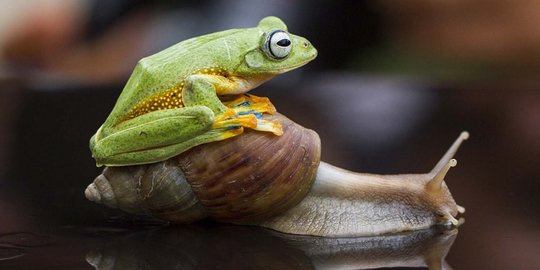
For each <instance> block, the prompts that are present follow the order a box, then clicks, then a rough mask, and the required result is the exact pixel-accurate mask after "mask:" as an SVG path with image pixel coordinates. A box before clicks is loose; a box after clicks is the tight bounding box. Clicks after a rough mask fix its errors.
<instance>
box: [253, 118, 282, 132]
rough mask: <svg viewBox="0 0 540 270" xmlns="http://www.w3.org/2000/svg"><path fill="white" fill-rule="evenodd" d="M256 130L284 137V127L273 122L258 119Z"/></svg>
mask: <svg viewBox="0 0 540 270" xmlns="http://www.w3.org/2000/svg"><path fill="white" fill-rule="evenodd" d="M254 129H255V130H259V131H265V132H272V133H274V135H277V136H281V135H283V126H282V125H281V123H279V122H272V121H268V120H263V119H257V127H256V128H254Z"/></svg>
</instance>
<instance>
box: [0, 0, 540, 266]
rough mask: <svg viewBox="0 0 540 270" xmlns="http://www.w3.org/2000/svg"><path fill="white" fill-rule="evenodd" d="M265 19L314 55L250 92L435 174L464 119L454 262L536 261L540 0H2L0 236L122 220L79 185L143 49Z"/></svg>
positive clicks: (362, 161)
mask: <svg viewBox="0 0 540 270" xmlns="http://www.w3.org/2000/svg"><path fill="white" fill-rule="evenodd" d="M267 15H275V16H278V17H280V18H282V19H283V20H284V21H285V22H286V23H287V25H288V27H289V31H290V32H291V33H295V34H299V35H302V36H304V37H306V38H308V39H309V40H310V41H311V42H312V43H313V44H314V46H315V47H316V48H317V49H318V51H319V56H318V58H317V59H316V60H315V61H313V62H312V63H310V64H309V65H307V66H305V67H303V68H301V69H299V70H296V71H293V72H290V73H288V74H284V75H282V76H280V77H277V78H275V79H274V80H272V81H270V82H268V83H266V84H264V85H263V86H261V87H260V88H258V89H256V90H254V91H253V93H254V94H256V95H261V96H268V97H269V98H270V99H271V100H272V102H273V103H274V104H275V105H276V107H277V109H278V111H279V112H281V113H283V114H285V115H287V116H288V117H289V118H291V119H293V120H294V121H296V122H298V123H300V124H302V125H304V126H306V127H309V128H312V129H314V130H316V131H317V132H318V133H319V135H320V137H321V139H322V144H323V152H322V159H323V160H325V161H327V162H329V163H332V164H335V165H338V166H340V167H344V168H346V169H349V170H354V171H360V172H373V173H411V172H412V173H420V172H427V171H429V170H430V169H431V168H432V167H433V166H434V165H435V163H436V162H437V161H438V159H439V158H440V156H442V154H443V153H444V151H446V149H447V148H448V147H449V146H450V144H451V143H452V142H453V140H454V139H455V138H456V137H457V136H458V135H459V133H460V132H461V131H462V130H468V131H469V132H470V133H471V139H470V140H468V141H467V142H465V144H464V145H463V146H462V149H461V150H460V151H459V153H458V155H457V159H458V161H459V166H458V167H456V168H454V169H452V171H451V172H450V173H449V175H448V176H447V183H448V185H449V186H450V189H451V190H452V193H453V195H454V197H455V199H456V201H457V202H458V203H459V204H461V205H463V206H465V207H466V208H467V213H466V214H465V219H466V223H465V225H463V226H462V227H461V228H460V232H459V235H458V236H457V239H456V241H455V243H454V246H453V248H452V250H451V251H450V253H449V255H448V261H449V264H450V265H452V266H453V267H454V268H455V269H534V268H536V267H537V266H538V265H539V264H540V258H538V256H536V253H537V252H538V251H539V250H540V199H539V198H540V197H539V196H538V194H540V172H539V170H538V165H539V164H540V79H539V76H538V74H539V72H540V27H538V25H540V1H539V0H518V1H516V0H514V1H510V0H467V1H465V0H455V1H437V0H411V1H386V0H377V1H323V0H309V1H308V0H294V1H293V0H278V1H261V0H227V1H224V0H222V1H220V0H197V1H192V0H189V1H172V0H169V1H167V0H162V1H144V0H139V1H130V0H118V1H105V0H33V1H30V0H28V1H18V0H1V1H0V217H1V218H0V219H1V221H0V233H8V232H14V231H23V230H26V231H41V232H47V231H50V230H54V228H57V227H58V226H83V225H84V226H87V225H96V224H97V225H99V224H103V223H104V222H109V220H110V218H111V217H117V216H119V215H122V214H121V213H120V212H117V211H114V210H111V209H107V208H106V207H104V206H102V205H97V204H94V203H91V202H88V201H87V200H86V199H85V198H84V196H83V191H84V188H85V187H86V186H87V185H88V184H89V183H90V182H91V181H92V180H93V178H94V177H95V176H97V175H98V174H99V173H100V171H101V169H99V168H96V167H95V164H94V162H93V160H92V158H91V156H90V152H89V150H88V140H89V138H90V136H91V135H92V134H94V132H95V131H96V130H97V128H98V127H99V125H101V123H102V121H103V120H104V119H105V118H106V116H107V115H108V113H109V112H110V110H111V109H112V106H113V105H114V102H115V101H116V98H117V97H118V95H119V93H120V92H121V90H122V87H123V85H124V83H125V82H126V80H127V78H128V77H129V75H130V74H131V71H132V69H133V67H134V65H135V64H136V62H137V61H138V59H140V58H142V57H144V56H147V55H150V54H153V53H155V52H157V51H160V50H162V49H164V48H166V47H168V46H170V45H172V44H175V43H177V42H179V41H181V40H184V39H187V38H189V37H193V36H198V35H202V34H205V33H209V32H215V31H219V30H225V29H230V28H244V27H253V26H255V25H256V24H257V22H258V21H259V20H260V19H261V18H262V17H264V16H267ZM79 259H80V258H79Z"/></svg>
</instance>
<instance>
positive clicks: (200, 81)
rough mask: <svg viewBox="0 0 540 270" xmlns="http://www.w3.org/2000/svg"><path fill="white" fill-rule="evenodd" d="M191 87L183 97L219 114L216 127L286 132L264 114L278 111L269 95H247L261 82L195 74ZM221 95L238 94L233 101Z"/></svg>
mask: <svg viewBox="0 0 540 270" xmlns="http://www.w3.org/2000/svg"><path fill="white" fill-rule="evenodd" d="M187 82H188V83H187V87H186V88H184V91H183V94H182V95H183V96H184V102H185V103H186V104H188V105H189V104H198V105H204V106H208V107H209V108H217V109H213V111H214V113H216V122H215V124H214V127H227V126H228V127H234V126H236V127H238V126H243V127H248V128H251V129H255V130H259V131H265V132H272V133H274V134H275V135H282V134H283V128H282V126H281V124H280V123H277V122H272V121H267V120H263V119H261V118H262V114H263V113H270V114H272V113H274V112H275V111H276V109H275V107H274V105H272V103H271V102H270V100H268V98H264V97H257V96H253V95H248V94H244V93H245V92H247V91H249V90H250V89H251V88H252V87H255V86H257V85H258V83H254V82H250V81H249V80H245V79H242V78H239V77H234V76H229V77H225V76H221V75H214V74H195V75H192V76H189V77H188V79H187ZM217 95H224V96H230V97H234V98H233V100H229V101H222V100H220V99H219V98H218V96H217Z"/></svg>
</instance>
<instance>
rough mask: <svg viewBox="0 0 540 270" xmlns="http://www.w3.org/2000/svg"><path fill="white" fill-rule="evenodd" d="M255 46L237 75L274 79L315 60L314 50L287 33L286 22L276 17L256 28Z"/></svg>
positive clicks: (264, 20) (304, 41)
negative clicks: (256, 41)
mask: <svg viewBox="0 0 540 270" xmlns="http://www.w3.org/2000/svg"><path fill="white" fill-rule="evenodd" d="M256 29H258V30H259V31H258V33H259V34H261V36H260V37H259V38H258V42H259V43H258V44H257V46H256V47H255V48H254V49H252V50H250V51H248V52H247V53H246V54H245V55H244V61H243V62H242V63H241V64H240V66H239V67H238V68H237V70H236V71H237V73H239V74H245V75H263V76H264V75H266V76H274V75H277V74H281V73H284V72H287V71H289V70H292V69H295V68H298V67H300V66H303V65H305V64H307V63H308V62H309V61H311V60H313V59H315V57H316V56H317V50H316V49H315V47H313V45H311V43H310V42H309V41H308V40H307V39H305V38H303V37H300V36H296V35H293V34H290V33H289V32H287V26H286V25H285V23H284V22H283V21H282V20H280V19H279V18H277V17H266V18H264V19H262V20H261V21H260V22H259V24H258V25H257V27H256Z"/></svg>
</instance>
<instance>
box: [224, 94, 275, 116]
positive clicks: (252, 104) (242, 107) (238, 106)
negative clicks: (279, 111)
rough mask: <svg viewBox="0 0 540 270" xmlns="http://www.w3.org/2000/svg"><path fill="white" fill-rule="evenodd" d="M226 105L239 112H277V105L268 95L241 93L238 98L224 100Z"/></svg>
mask: <svg viewBox="0 0 540 270" xmlns="http://www.w3.org/2000/svg"><path fill="white" fill-rule="evenodd" d="M223 104H225V106H227V107H229V108H231V109H233V110H235V111H236V112H237V113H239V114H240V113H243V114H246V113H269V114H273V113H275V112H276V107H275V106H274V104H272V102H270V99H268V98H267V97H258V96H253V95H247V94H245V95H241V96H239V97H238V98H236V99H234V100H232V101H227V102H224V103H223Z"/></svg>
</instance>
